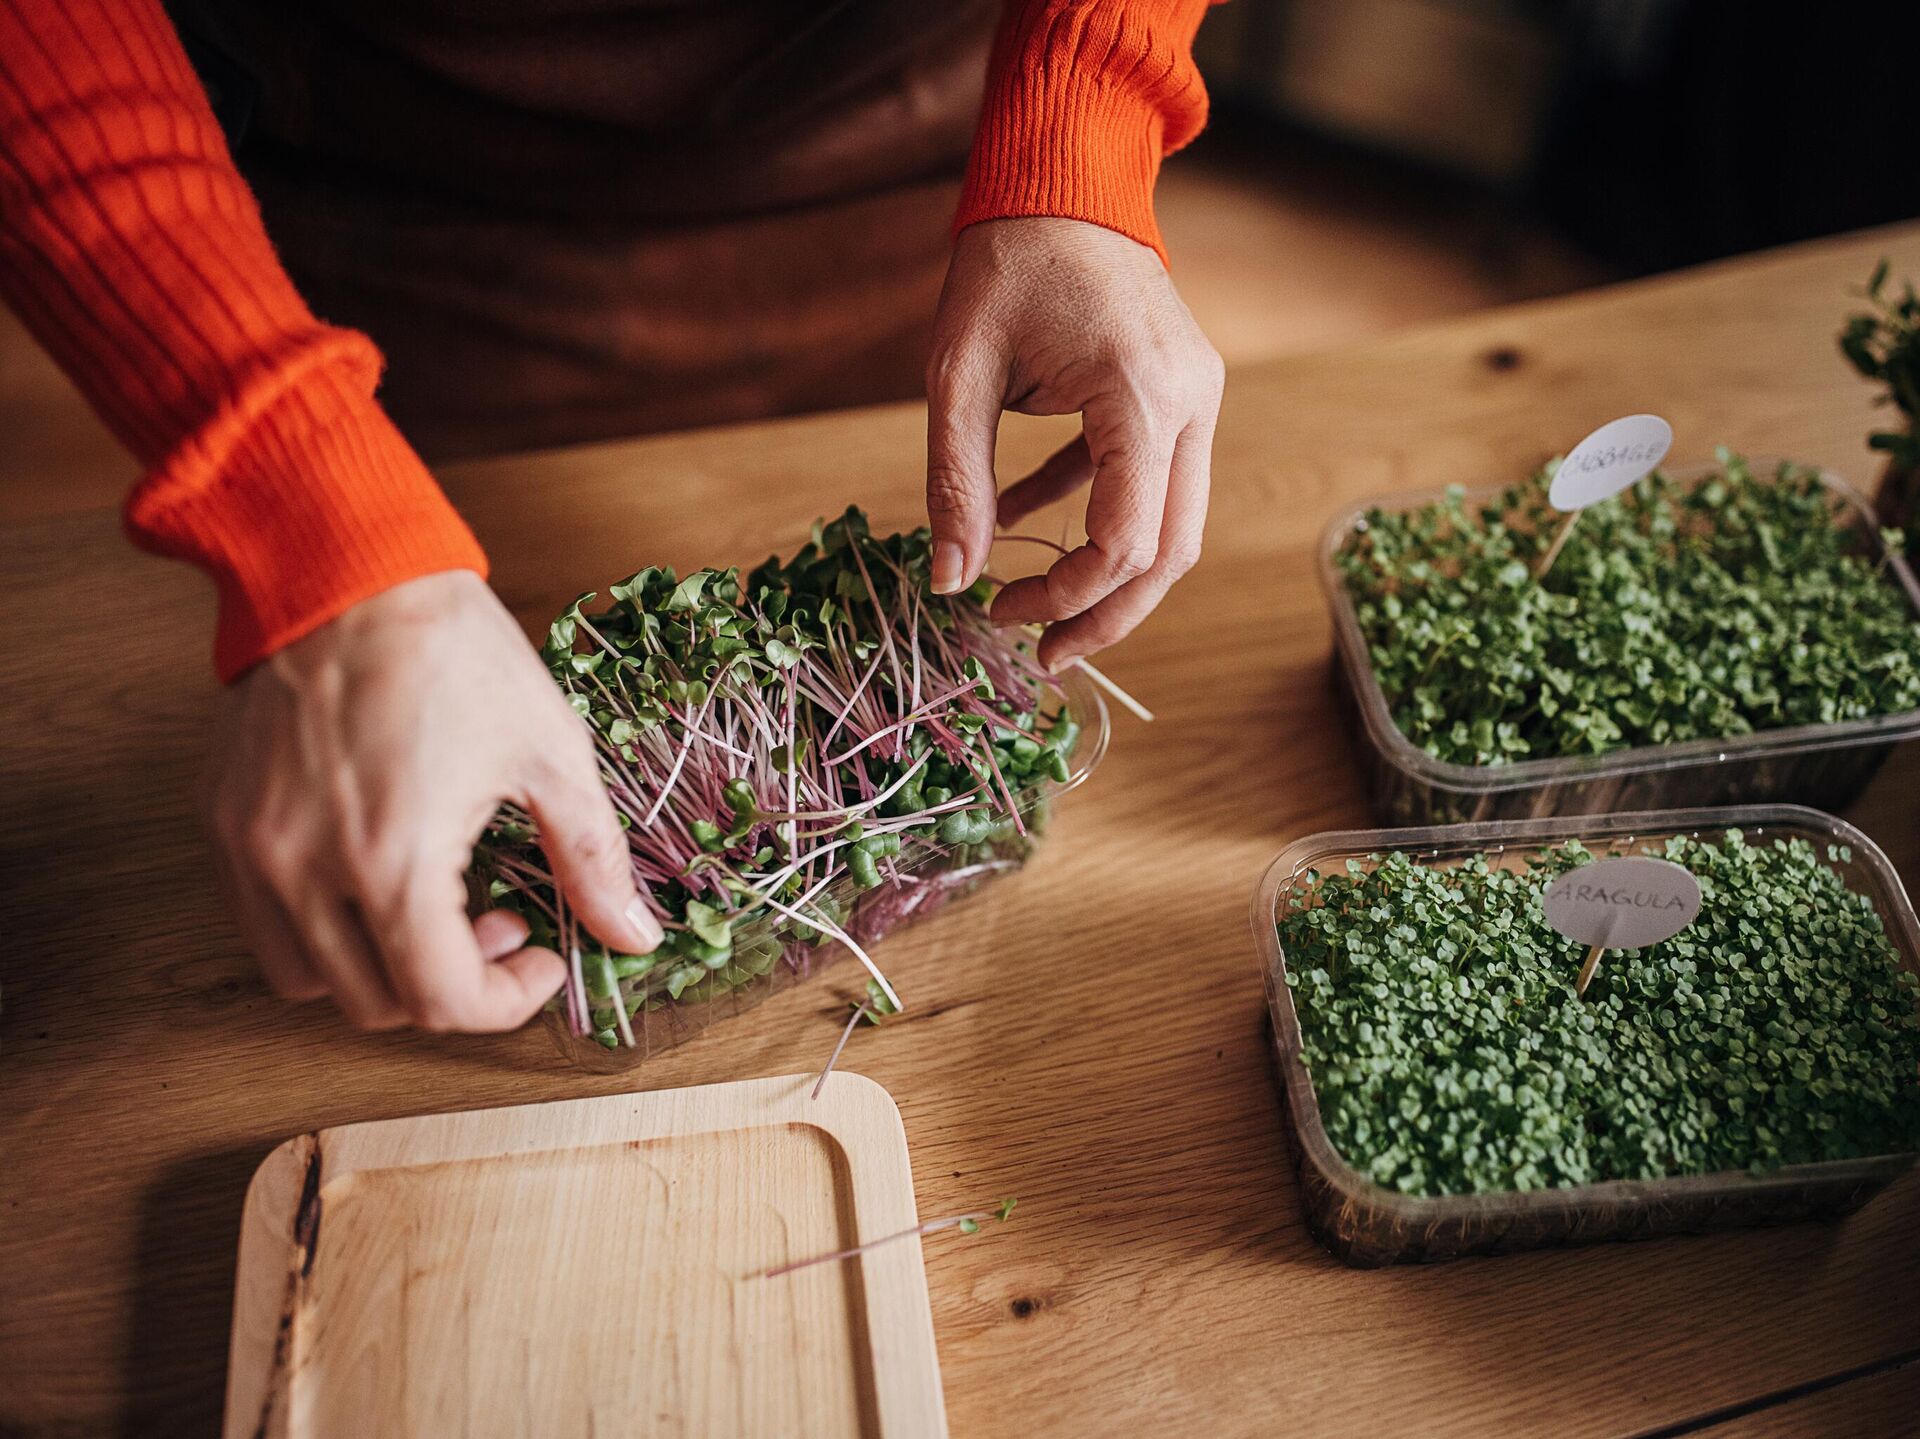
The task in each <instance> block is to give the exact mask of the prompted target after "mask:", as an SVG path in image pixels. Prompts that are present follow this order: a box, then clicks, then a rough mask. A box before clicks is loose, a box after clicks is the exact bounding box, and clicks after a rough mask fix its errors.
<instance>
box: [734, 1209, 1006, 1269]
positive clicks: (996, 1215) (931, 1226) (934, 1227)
mask: <svg viewBox="0 0 1920 1439" xmlns="http://www.w3.org/2000/svg"><path fill="white" fill-rule="evenodd" d="M1019 1202H1020V1201H1019V1200H1017V1199H1003V1200H1001V1201H1000V1202H999V1203H998V1204H996V1205H995V1206H994V1207H993V1208H992V1209H983V1210H978V1211H976V1212H975V1213H972V1214H950V1215H948V1216H947V1217H946V1218H944V1219H929V1220H927V1221H926V1223H924V1224H916V1225H914V1226H913V1228H911V1229H902V1230H900V1231H899V1232H897V1233H894V1234H884V1235H882V1236H881V1237H880V1238H878V1239H869V1240H868V1241H867V1242H866V1243H865V1244H856V1245H854V1246H853V1247H852V1248H850V1249H836V1250H835V1251H834V1252H833V1253H831V1254H816V1255H814V1256H813V1257H812V1258H811V1259H796V1260H794V1261H793V1262H792V1263H791V1264H781V1265H777V1266H776V1267H774V1268H772V1269H763V1270H761V1271H760V1272H759V1273H757V1274H751V1275H749V1276H747V1277H748V1278H750V1279H777V1278H779V1277H780V1276H781V1275H782V1274H791V1273H793V1272H794V1270H796V1269H808V1268H811V1267H812V1266H813V1265H816V1264H832V1263H833V1262H834V1261H836V1260H840V1259H853V1258H856V1257H857V1256H859V1255H862V1254H865V1253H866V1252H867V1251H868V1250H869V1249H878V1248H879V1247H880V1246H881V1245H883V1244H896V1243H898V1242H899V1241H900V1240H902V1239H913V1238H915V1237H917V1236H923V1235H928V1234H938V1233H940V1232H941V1231H942V1230H946V1229H957V1230H959V1231H960V1232H961V1233H962V1234H978V1233H979V1232H980V1226H981V1225H982V1224H984V1223H986V1222H987V1221H988V1220H990V1219H991V1220H996V1221H998V1222H999V1223H1001V1224H1004V1223H1006V1222H1007V1220H1008V1219H1010V1218H1012V1217H1013V1207H1014V1205H1016V1204H1018V1203H1019Z"/></svg>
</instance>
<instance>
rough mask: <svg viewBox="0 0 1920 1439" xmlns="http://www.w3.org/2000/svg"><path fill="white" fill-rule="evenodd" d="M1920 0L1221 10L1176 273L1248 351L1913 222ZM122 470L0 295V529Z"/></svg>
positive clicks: (1164, 201)
mask: <svg viewBox="0 0 1920 1439" xmlns="http://www.w3.org/2000/svg"><path fill="white" fill-rule="evenodd" d="M1915 9H1916V7H1913V6H1911V5H1907V4H1891V3H1882V4H1862V3H1856V0H1829V3H1824V4H1821V5H1817V6H1816V5H1803V4H1774V5H1769V4H1751V3H1742V0H1232V3H1230V4H1226V5H1223V6H1220V7H1218V8H1216V9H1215V10H1214V11H1213V12H1212V13H1211V15H1210V16H1209V18H1208V20H1207V22H1206V24H1205V25H1204V27H1203V28H1202V30H1201V34H1200V43H1199V47H1198V55H1199V60H1200V64H1201V68H1202V71H1203V72H1204V74H1205V75H1206V78H1207V82H1208V86H1209V89H1210V91H1211V93H1212V95H1213V101H1214V115H1213V121H1212V123H1211V125H1210V127H1209V129H1208V131H1207V133H1206V134H1205V135H1203V136H1202V137H1201V139H1200V140H1199V141H1198V142H1196V144H1195V145H1193V146H1192V147H1191V148H1190V149H1189V150H1188V151H1186V152H1184V153H1183V154H1181V155H1179V156H1177V157H1176V158H1174V159H1173V160H1172V161H1171V162H1170V163H1169V164H1168V166H1167V168H1166V171H1165V174H1164V176H1163V179H1162V182H1161V188H1160V193H1159V208H1160V215H1161V220H1162V225H1163V228H1164V230H1165V233H1166V238H1167V242H1168V246H1169V249H1170V251H1171V253H1172V255H1173V260H1174V270H1175V276H1176V279H1177V280H1178V282H1179V284H1180V287H1181V290H1182V292H1183V294H1184V295H1185V296H1186V298H1187V300H1188V303H1189V304H1190V305H1191V306H1192V307H1193V309H1194V311H1195V312H1196V314H1197V315H1198V316H1199V319H1200V321H1201V323H1202V324H1203V326H1204V327H1205V328H1206V329H1207V331H1208V333H1209V334H1210V335H1211V336H1212V338H1213V340H1214V343H1215V344H1216V345H1217V346H1218V347H1219V349H1220V350H1221V352H1222V353H1223V354H1225V355H1226V357H1227V359H1228V361H1229V362H1230V363H1232V364H1237V365H1245V364H1250V363H1256V362H1258V361H1259V360H1261V359H1263V358H1266V357H1270V356H1274V355H1278V354H1284V353H1293V352H1299V351H1302V350H1309V349H1313V348H1317V347H1324V346H1330V345H1337V344H1342V343H1346V342H1350V341H1353V340H1356V339H1359V338H1363V337H1365V336H1368V335H1373V334H1377V333H1380V332H1382V331H1385V330H1389V329H1392V328H1395V327H1399V326H1404V325H1409V324H1415V323H1419V322H1422V321H1430V320H1434V319H1437V318H1441V317H1444V316H1447V315H1453V314H1459V313H1462V312H1466V311H1470V310H1475V309H1479V308H1482V307H1485V306H1489V305H1496V304H1503V303H1508V302H1512V301H1516V300H1525V299H1529V298H1534V297H1539V296H1544V295H1550V294H1555V293H1560V292H1564V291H1567V290H1571V289H1577V288H1583V287H1587V286H1591V285H1596V284H1603V283H1608V282H1611V281H1614V280H1618V279H1624V278H1630V277H1633V276H1638V275H1645V274H1649V273H1653V272H1657V271H1661V270H1666V269H1671V268H1674V267H1678V266H1683V265H1690V264H1695V263H1699V262H1702V261H1708V260H1713V259H1716V258H1720V257H1724V256H1729V255H1735V254H1739V253H1743V252H1746V251H1750V250H1755V249H1761V248H1765V247H1769V246H1774V245H1779V244H1784V243H1788V242H1792V241H1796V240H1802V239H1806V238H1809V237H1813V236H1818V235H1824V234H1832V233H1837V232H1840V231H1845V230H1852V229H1858V228H1861V227H1863V226H1869V225H1874V224H1879V223H1884V222H1887V221H1892V220H1898V219H1905V218H1910V217H1913V216H1915V215H1920V151H1917V149H1916V146H1915V145H1914V143H1913V137H1912V133H1911V127H1910V123H1909V122H1910V117H1911V115H1912V113H1913V110H1914V108H1915V107H1914V89H1913V85H1912V80H1911V69H1912V60H1911V57H1912V54H1913V46H1912V41H1913V39H1914V34H1913V30H1914V24H1913V19H1914V11H1915ZM1844 303H1845V302H1844V297H1842V296H1836V297H1835V323H1836V327H1837V325H1838V323H1839V319H1840V316H1841V314H1842V311H1843V309H1844ZM130 477H131V464H130V461H129V460H128V459H127V458H126V457H125V456H124V455H123V454H122V453H121V452H120V451H119V450H118V448H117V446H116V445H115V444H114V443H113V441H112V440H111V439H110V438H109V437H108V436H107V435H106V434H105V433H104V431H102V430H101V429H100V428H99V426H98V425H97V423H96V422H94V421H93V420H92V418H91V416H90V415H89V414H88V413H87V411H86V409H85V407H84V406H83V405H82V404H81V403H80V402H79V400H78V399H77V397H76V396H74V395H73V393H72V392H71V390H70V389H69V387H68V386H67V385H66V383H65V381H64V380H63V379H62V378H61V376H60V375H59V374H58V373H57V372H56V371H55V370H54V369H53V368H52V366H51V365H50V364H49V363H48V362H47V361H46V360H45V358H44V357H43V356H42V355H41V354H40V353H39V351H38V349H37V348H36V347H35V346H34V345H33V343H32V342H31V341H30V340H29V339H28V338H27V337H26V336H25V335H24V334H23V332H21V331H20V329H19V328H18V326H17V323H16V322H14V321H13V320H12V319H11V317H10V316H5V315H4V313H3V312H0V520H8V519H14V520H18V519H26V518H31V517H34V516H37V515H44V514H52V513H60V512H64V511H71V510H75V509H83V508H91V507H94V506H99V505H110V504H114V503H117V501H118V498H119V496H120V494H121V493H122V492H123V490H124V489H125V487H126V485H127V483H128V482H129V480H130Z"/></svg>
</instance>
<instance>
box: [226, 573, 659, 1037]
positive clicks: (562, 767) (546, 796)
mask: <svg viewBox="0 0 1920 1439" xmlns="http://www.w3.org/2000/svg"><path fill="white" fill-rule="evenodd" d="M208 781H209V782H208V786H207V795H206V799H207V807H208V810H209V815H208V818H209V821H210V826H211V828H212V831H213V835H214V848H215V852H216V854H217V856H218V858H219V861H220V868H221V871H222V879H223V880H224V882H225V887H226V889H227V890H228V893H229V897H230V898H231V900H232V902H233V904H234V907H235V911H236V914H237V916H238V918H239V922H240V927H241V930H242V931H243V933H244V935H245V937H246V939H247V940H248V941H249V943H250V944H251V945H252V948H253V951H254V954H255V955H256V956H257V957H258V959H259V962H260V968H261V970H262V972H263V973H264V974H265V976H266V979H267V982H268V984H269V985H271V986H272V987H273V989H274V990H275V991H277V992H278V993H280V994H282V995H285V996H287V997H289V998H293V999H313V998H317V997H319V996H320V995H322V994H331V995H332V996H333V998H334V1001H335V1002H336V1003H337V1004H339V1006H340V1008H341V1009H342V1010H344V1011H345V1013H346V1015H347V1018H349V1019H350V1020H352V1021H353V1022H354V1023H355V1024H357V1025H360V1026H362V1027H363V1028H367V1029H387V1028H393V1027H395V1026H399V1025H403V1024H409V1023H411V1024H417V1025H420V1026H422V1027H424V1028H427V1029H434V1030H470V1031H482V1030H499V1029H512V1028H514V1027H516V1026H518V1025H520V1024H522V1023H524V1022H525V1021H526V1020H527V1019H528V1018H529V1017H530V1016H531V1015H532V1014H533V1013H534V1012H535V1011H536V1010H538V1009H539V1008H540V1006H541V1005H542V1004H543V1003H545V1002H546V1000H547V999H548V998H549V996H551V995H552V994H553V992H554V991H555V990H556V989H558V988H559V986H560V983H561V981H562V980H563V979H564V978H565V975H566V966H565V965H564V964H563V963H562V961H561V959H560V958H559V956H557V955H555V954H553V953H552V952H551V951H549V950H545V949H537V948H531V947H528V946H527V944H526V940H527V926H526V924H525V922H524V921H523V920H521V919H520V918H519V917H518V916H516V915H513V914H509V913H507V912H506V911H504V910H493V911H490V912H488V913H486V914H483V915H481V916H480V917H479V918H478V919H476V920H471V921H470V920H469V919H468V917H467V906H466V889H465V885H464V883H463V881H462V875H463V873H464V871H465V870H466V868H467V865H468V862H469V860H470V858H471V855H472V851H473V845H474V842H475V840H477V839H478V838H479V836H480V832H481V830H482V828H483V827H484V826H485V825H486V822H487V820H488V819H489V818H490V817H491V816H492V815H493V813H494V811H495V809H496V807H497V806H498V805H499V804H500V802H501V801H502V800H511V801H513V802H514V803H516V804H519V805H521V806H522V807H524V808H525V809H526V810H527V811H529V812H530V813H531V814H532V815H533V817H534V819H535V821H536V822H537V823H538V825H539V828H540V833H541V837H542V843H543V845H544V848H545V850H546V854H547V858H548V861H549V862H550V863H551V865H552V866H553V873H554V876H555V877H556V878H557V879H558V880H559V882H560V885H561V887H562V889H563V890H564V891H565V892H566V895H567V898H568V900H569V901H570V902H571V903H572V904H573V906H574V907H575V909H576V910H577V911H578V913H579V915H580V917H581V919H582V920H583V921H584V922H585V924H586V927H587V928H588V929H590V930H592V931H593V933H594V934H596V935H597V936H599V938H600V939H601V940H603V941H604V942H605V943H607V944H609V945H611V946H613V947H614V948H616V949H618V950H622V951H626V952H632V953H644V952H646V951H648V950H651V949H653V948H654V946H656V945H657V944H659V942H660V939H661V932H660V924H659V921H658V920H657V919H655V918H654V916H653V914H652V912H651V911H650V910H649V909H648V908H647V906H646V903H645V901H644V900H642V899H641V898H640V896H639V895H638V894H637V893H636V891H635V889H634V881H633V872H632V868H631V863H630V860H629V857H628V850H627V841H626V836H625V833H624V832H623V831H622V830H621V828H620V824H619V821H618V820H617V819H616V818H615V816H614V811H613V806H612V804H611V803H610V802H609V801H608V799H607V795H606V791H605V790H604V789H603V788H602V787H601V783H600V775H599V771H598V769H597V767H596V764H595V760H594V754H593V748H592V743H591V737H590V735H589V733H588V730H587V727H586V725H585V723H584V722H583V721H582V720H581V719H580V717H579V716H578V715H576V714H575V713H574V712H573V710H572V709H571V708H569V707H568V705H567V703H566V700H565V699H564V698H563V697H562V695H561V693H560V691H559V689H558V688H557V687H556V686H555V685H554V683H553V681H552V679H551V678H549V677H548V675H547V672H546V669H545V667H544V666H543V665H542V664H541V663H540V659H539V657H538V656H537V655H536V654H535V653H534V651H533V649H532V648H531V647H530V646H529V645H528V644H527V642H526V639H525V637H524V636H522V635H521V633H520V630H519V628H518V627H517V626H516V625H515V624H514V622H513V619H512V617H511V616H509V615H508V614H507V612H506V610H505V609H504V608H503V607H502V606H501V604H500V602H499V601H498V600H497V599H495V598H494V596H493V592H492V591H491V590H489V589H488V588H487V586H486V584H485V583H484V582H483V581H482V580H481V579H480V577H479V576H478V575H475V574H472V573H469V572H466V571H458V572H451V573H446V574H438V575H427V576H424V577H423V578H420V579H416V580H410V581H408V582H407V583H405V584H402V585H396V586H395V587H394V588H392V589H390V590H387V591H385V592H384V593H382V594H379V595H375V596H374V597H373V598H371V599H368V600H364V601H362V602H361V603H359V604H357V605H355V606H354V607H353V608H352V609H350V610H348V611H347V612H346V613H345V614H343V615H342V616H340V618H338V619H336V620H334V621H333V622H332V623H330V624H327V625H325V626H322V627H321V628H320V629H319V630H317V631H315V632H314V633H313V634H311V635H309V636H307V637H306V638H305V639H302V640H300V641H298V642H297V643H295V644H292V645H289V646H287V648H285V649H283V650H281V651H280V652H279V653H278V654H276V655H274V656H272V657H271V658H270V659H267V660H265V661H263V662H262V663H261V664H260V665H259V666H257V667H256V668H255V669H254V670H253V671H251V672H250V673H249V674H248V675H246V676H245V677H244V678H243V679H241V680H240V681H239V682H237V683H236V684H234V685H233V686H232V687H231V689H229V691H228V692H227V695H226V697H225V699H224V701H223V709H222V714H221V718H220V723H219V726H218V729H217V732H216V736H215V741H214V749H213V761H212V766H211V771H210V773H209V776H208Z"/></svg>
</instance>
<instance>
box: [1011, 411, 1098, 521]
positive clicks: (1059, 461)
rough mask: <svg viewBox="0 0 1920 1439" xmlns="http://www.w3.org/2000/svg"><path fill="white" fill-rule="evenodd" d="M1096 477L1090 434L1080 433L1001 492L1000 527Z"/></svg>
mask: <svg viewBox="0 0 1920 1439" xmlns="http://www.w3.org/2000/svg"><path fill="white" fill-rule="evenodd" d="M1092 478H1093V456H1092V455H1091V454H1089V453H1088V452H1087V437H1086V436H1085V435H1084V434H1082V435H1076V436H1074V439H1073V443H1072V444H1070V445H1063V446H1061V448H1059V449H1058V450H1055V451H1054V452H1053V453H1052V454H1051V455H1049V456H1048V457H1047V460H1046V463H1045V464H1043V465H1041V466H1040V468H1039V469H1037V470H1035V471H1034V472H1033V473H1032V474H1030V475H1028V476H1026V477H1025V478H1024V479H1020V480H1016V481H1014V482H1013V483H1012V484H1011V485H1008V486H1007V487H1006V489H1004V490H1002V491H1001V492H1000V506H999V516H998V518H999V522H1000V527H1001V528H1002V529H1005V528H1006V527H1007V526H1008V525H1017V524H1019V523H1020V521H1022V520H1024V519H1025V518H1026V517H1027V516H1028V515H1030V514H1032V513H1033V512H1034V511H1035V510H1042V509H1045V508H1046V507H1047V506H1048V505H1050V504H1052V503H1053V502H1054V501H1055V500H1057V499H1060V498H1061V497H1062V496H1065V495H1070V494H1072V493H1073V492H1074V491H1075V490H1077V489H1079V488H1080V487H1081V486H1082V485H1084V484H1086V483H1087V482H1088V481H1089V480H1091V479H1092Z"/></svg>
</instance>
